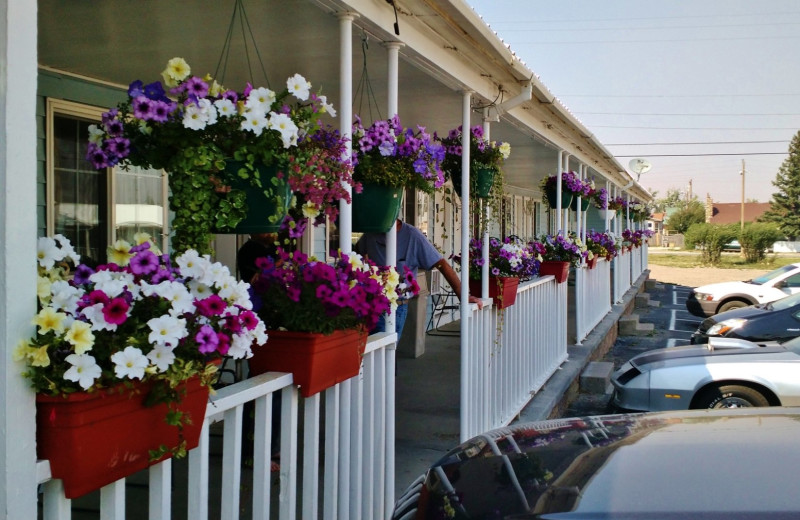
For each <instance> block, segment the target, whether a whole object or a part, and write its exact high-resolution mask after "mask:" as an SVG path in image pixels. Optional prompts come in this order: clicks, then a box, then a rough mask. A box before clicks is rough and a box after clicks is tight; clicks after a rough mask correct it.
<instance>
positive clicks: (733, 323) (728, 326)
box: [706, 318, 747, 336]
mask: <svg viewBox="0 0 800 520" xmlns="http://www.w3.org/2000/svg"><path fill="white" fill-rule="evenodd" d="M745 323H747V320H746V319H744V318H731V319H729V320H725V321H721V322H719V323H717V324H715V325H712V326H711V328H709V329H708V331H707V332H706V334H707V335H709V336H724V335H725V334H727V333H729V332H730V331H732V330H736V329H738V328H739V327H741V326H742V325H744V324H745Z"/></svg>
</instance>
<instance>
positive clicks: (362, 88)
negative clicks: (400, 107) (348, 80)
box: [353, 32, 383, 121]
mask: <svg viewBox="0 0 800 520" xmlns="http://www.w3.org/2000/svg"><path fill="white" fill-rule="evenodd" d="M368 48H369V39H368V38H367V34H366V33H363V32H362V34H361V54H362V56H363V59H364V66H363V68H362V69H361V79H359V80H358V86H357V87H356V90H355V92H354V93H353V104H355V102H356V98H358V113H359V114H363V108H364V107H363V105H364V96H365V95H366V96H367V111H368V112H369V117H370V120H371V121H375V119H374V118H373V117H372V103H374V104H375V112H377V114H378V119H383V116H382V115H381V109H380V108H379V106H378V100H377V98H376V97H375V91H374V90H373V89H372V83H371V82H370V79H369V70H368V68H367V49H368Z"/></svg>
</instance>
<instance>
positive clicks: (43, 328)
mask: <svg viewBox="0 0 800 520" xmlns="http://www.w3.org/2000/svg"><path fill="white" fill-rule="evenodd" d="M66 318H67V315H66V314H64V313H63V312H57V311H56V310H55V309H53V308H52V307H45V308H44V309H42V310H40V311H39V312H38V313H37V314H36V316H34V317H33V324H34V325H36V326H37V327H39V334H47V333H48V332H50V331H53V332H55V333H56V334H61V333H62V332H64V320H65V319H66Z"/></svg>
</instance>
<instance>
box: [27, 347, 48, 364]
mask: <svg viewBox="0 0 800 520" xmlns="http://www.w3.org/2000/svg"><path fill="white" fill-rule="evenodd" d="M28 357H29V358H30V360H31V366H34V367H49V366H50V354H48V352H47V345H45V346H43V347H39V348H32V349H31V351H30V353H29V354H28Z"/></svg>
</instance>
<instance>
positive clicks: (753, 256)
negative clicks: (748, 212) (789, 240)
mask: <svg viewBox="0 0 800 520" xmlns="http://www.w3.org/2000/svg"><path fill="white" fill-rule="evenodd" d="M783 238H784V236H783V234H782V233H781V232H780V230H779V229H778V226H777V225H776V224H769V223H753V224H748V225H746V226H745V228H744V230H743V231H742V232H741V235H740V237H739V242H740V243H741V244H742V252H743V253H744V258H745V260H747V261H748V262H760V261H761V260H764V257H765V254H764V253H765V251H766V250H767V249H769V248H770V247H772V244H774V243H775V242H776V241H777V240H783Z"/></svg>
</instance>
